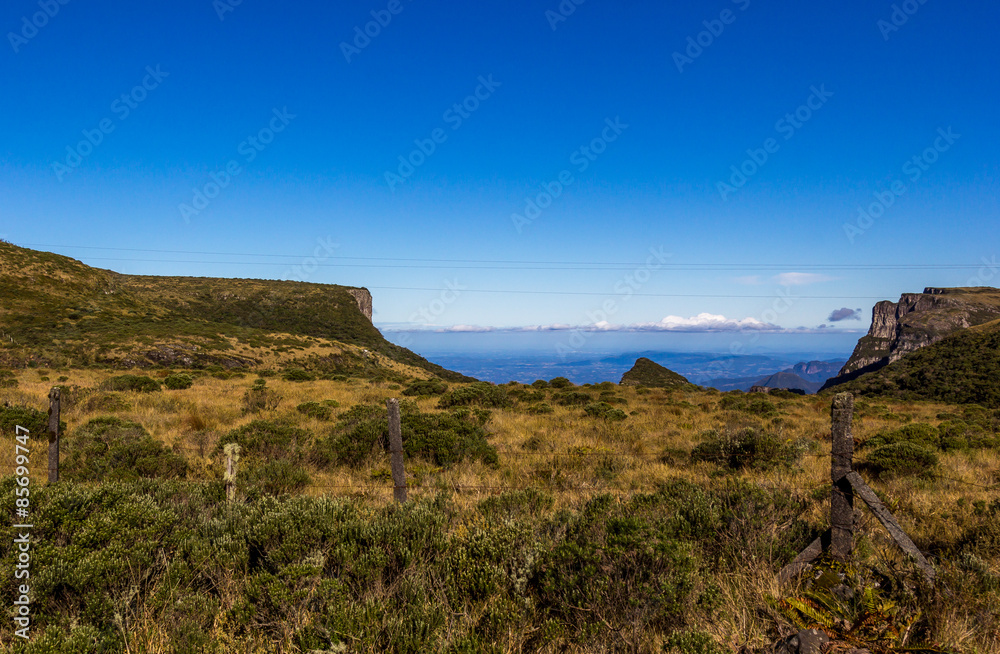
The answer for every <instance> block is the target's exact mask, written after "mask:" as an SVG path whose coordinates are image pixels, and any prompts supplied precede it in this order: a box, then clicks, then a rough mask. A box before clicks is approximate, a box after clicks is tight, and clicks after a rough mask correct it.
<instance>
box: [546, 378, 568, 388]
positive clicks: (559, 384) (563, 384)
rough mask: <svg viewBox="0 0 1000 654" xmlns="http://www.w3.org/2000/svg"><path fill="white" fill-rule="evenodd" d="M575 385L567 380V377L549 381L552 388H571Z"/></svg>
mask: <svg viewBox="0 0 1000 654" xmlns="http://www.w3.org/2000/svg"><path fill="white" fill-rule="evenodd" d="M572 385H573V382H571V381H570V380H568V379H566V378H565V377H556V378H554V379H550V380H549V386H551V387H552V388H569V387H570V386H572Z"/></svg>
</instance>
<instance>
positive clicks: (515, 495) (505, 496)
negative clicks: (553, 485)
mask: <svg viewBox="0 0 1000 654" xmlns="http://www.w3.org/2000/svg"><path fill="white" fill-rule="evenodd" d="M553 504H555V498H554V497H553V496H552V495H550V494H549V493H546V492H544V491H540V490H536V489H534V488H526V489H524V490H516V491H507V492H506V493H501V494H500V495H494V496H493V497H488V498H486V499H485V500H483V501H482V502H480V503H479V506H477V507H476V508H477V510H478V511H479V512H480V513H482V514H483V515H484V516H486V517H487V518H490V519H493V520H498V521H503V520H508V519H510V520H514V519H521V518H525V517H535V518H537V517H541V515H542V514H543V513H544V512H546V511H548V510H549V509H551V508H552V506H553Z"/></svg>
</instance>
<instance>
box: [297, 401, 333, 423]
mask: <svg viewBox="0 0 1000 654" xmlns="http://www.w3.org/2000/svg"><path fill="white" fill-rule="evenodd" d="M295 410H296V411H298V412H299V413H301V414H303V415H307V416H309V417H310V418H315V419H316V420H329V419H330V416H331V415H332V414H333V410H332V409H331V408H330V407H329V406H328V405H326V404H321V403H319V402H303V403H302V404H300V405H298V406H297V407H295Z"/></svg>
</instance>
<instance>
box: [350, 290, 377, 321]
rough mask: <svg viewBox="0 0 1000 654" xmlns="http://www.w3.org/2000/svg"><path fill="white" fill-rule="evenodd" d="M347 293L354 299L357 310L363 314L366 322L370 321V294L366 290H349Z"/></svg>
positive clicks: (371, 308)
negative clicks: (366, 319)
mask: <svg viewBox="0 0 1000 654" xmlns="http://www.w3.org/2000/svg"><path fill="white" fill-rule="evenodd" d="M347 292H348V293H350V294H351V296H353V297H354V299H355V300H356V301H357V303H358V309H359V310H360V311H361V313H363V314H365V317H367V318H368V320H371V319H372V310H373V308H374V307H373V306H372V294H371V292H370V291H369V290H368V289H367V288H349V289H347Z"/></svg>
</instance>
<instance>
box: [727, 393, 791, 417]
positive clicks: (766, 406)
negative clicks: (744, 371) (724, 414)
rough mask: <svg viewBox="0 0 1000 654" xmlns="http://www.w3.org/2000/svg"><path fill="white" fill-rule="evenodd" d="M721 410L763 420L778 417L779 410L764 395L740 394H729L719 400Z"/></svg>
mask: <svg viewBox="0 0 1000 654" xmlns="http://www.w3.org/2000/svg"><path fill="white" fill-rule="evenodd" d="M719 409H721V410H723V411H739V412H741V413H749V414H751V415H755V416H760V417H761V418H770V417H772V416H776V415H778V408H777V407H776V406H774V403H773V402H771V401H770V400H769V399H767V396H766V395H764V394H763V393H739V394H733V395H729V394H728V393H727V394H726V395H723V396H722V398H721V399H720V400H719Z"/></svg>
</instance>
